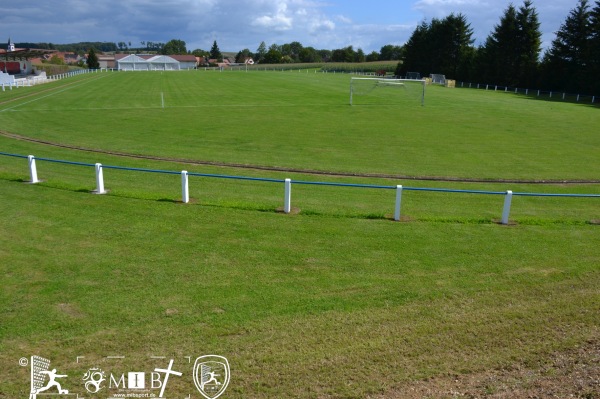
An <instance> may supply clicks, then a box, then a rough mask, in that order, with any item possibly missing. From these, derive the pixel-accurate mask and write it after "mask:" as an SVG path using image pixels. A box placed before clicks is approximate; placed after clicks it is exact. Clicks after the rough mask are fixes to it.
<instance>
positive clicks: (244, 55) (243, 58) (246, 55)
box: [235, 48, 254, 64]
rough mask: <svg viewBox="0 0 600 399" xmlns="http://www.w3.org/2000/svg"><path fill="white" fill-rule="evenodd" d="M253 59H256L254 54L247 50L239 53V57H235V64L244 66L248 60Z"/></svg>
mask: <svg viewBox="0 0 600 399" xmlns="http://www.w3.org/2000/svg"><path fill="white" fill-rule="evenodd" d="M252 57H254V55H253V54H252V52H251V51H250V50H249V49H247V48H245V49H243V50H242V51H239V52H238V53H237V55H236V56H235V62H237V63H240V64H243V63H244V62H245V61H246V59H247V58H252Z"/></svg>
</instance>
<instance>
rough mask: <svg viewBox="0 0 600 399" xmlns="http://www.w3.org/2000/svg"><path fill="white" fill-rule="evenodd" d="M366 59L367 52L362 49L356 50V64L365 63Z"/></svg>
mask: <svg viewBox="0 0 600 399" xmlns="http://www.w3.org/2000/svg"><path fill="white" fill-rule="evenodd" d="M366 58H367V57H366V56H365V52H364V51H363V50H362V49H361V48H359V49H358V50H356V53H354V62H365V59H366Z"/></svg>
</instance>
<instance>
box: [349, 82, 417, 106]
mask: <svg viewBox="0 0 600 399" xmlns="http://www.w3.org/2000/svg"><path fill="white" fill-rule="evenodd" d="M361 80H362V81H364V80H367V81H372V82H373V83H374V84H375V85H376V86H379V85H382V86H400V87H406V84H420V85H421V86H422V90H421V105H425V85H426V80H425V79H387V78H358V77H351V78H350V105H352V96H353V94H354V82H355V81H361Z"/></svg>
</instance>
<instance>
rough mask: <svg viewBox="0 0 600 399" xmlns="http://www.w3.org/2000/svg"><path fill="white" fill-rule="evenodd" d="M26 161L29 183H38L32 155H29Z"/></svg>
mask: <svg viewBox="0 0 600 399" xmlns="http://www.w3.org/2000/svg"><path fill="white" fill-rule="evenodd" d="M27 159H28V160H29V176H31V181H30V183H32V184H35V183H39V182H40V181H39V180H38V175H37V168H36V167H35V157H34V156H33V155H29V156H27Z"/></svg>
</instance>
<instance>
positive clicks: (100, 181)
mask: <svg viewBox="0 0 600 399" xmlns="http://www.w3.org/2000/svg"><path fill="white" fill-rule="evenodd" d="M95 193H96V194H106V191H105V190H104V174H103V173H102V164H101V163H97V164H96V191H95Z"/></svg>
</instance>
